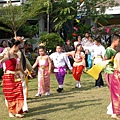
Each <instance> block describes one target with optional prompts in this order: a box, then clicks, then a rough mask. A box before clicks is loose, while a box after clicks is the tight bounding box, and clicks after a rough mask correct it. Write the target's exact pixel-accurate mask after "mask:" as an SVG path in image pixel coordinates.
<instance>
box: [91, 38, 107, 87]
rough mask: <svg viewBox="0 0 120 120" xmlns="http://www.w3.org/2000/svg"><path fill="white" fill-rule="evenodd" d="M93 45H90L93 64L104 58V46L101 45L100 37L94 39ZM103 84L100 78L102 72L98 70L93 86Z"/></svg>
mask: <svg viewBox="0 0 120 120" xmlns="http://www.w3.org/2000/svg"><path fill="white" fill-rule="evenodd" d="M94 43H95V45H93V47H92V52H93V58H94V60H93V64H94V65H95V64H98V63H100V62H101V61H102V60H103V58H104V54H105V48H104V47H103V45H101V39H100V37H98V38H96V39H95V42H94ZM103 86H104V82H103V79H102V74H101V72H100V74H99V77H98V79H97V80H96V82H95V87H96V88H98V87H103Z"/></svg>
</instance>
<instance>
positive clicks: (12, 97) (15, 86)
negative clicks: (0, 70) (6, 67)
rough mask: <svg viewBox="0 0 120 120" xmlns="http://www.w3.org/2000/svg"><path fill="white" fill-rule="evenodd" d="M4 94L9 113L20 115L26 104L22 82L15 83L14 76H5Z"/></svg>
mask: <svg viewBox="0 0 120 120" xmlns="http://www.w3.org/2000/svg"><path fill="white" fill-rule="evenodd" d="M3 93H4V95H5V97H6V100H7V101H8V109H9V111H11V112H13V113H15V114H18V113H19V114H20V113H22V107H23V104H24V97H23V88H22V82H21V81H19V82H14V74H4V76H3Z"/></svg>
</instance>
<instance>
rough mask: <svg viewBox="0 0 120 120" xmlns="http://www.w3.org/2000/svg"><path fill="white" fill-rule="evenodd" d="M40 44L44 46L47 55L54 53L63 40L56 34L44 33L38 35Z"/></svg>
mask: <svg viewBox="0 0 120 120" xmlns="http://www.w3.org/2000/svg"><path fill="white" fill-rule="evenodd" d="M39 42H40V43H43V44H44V45H45V48H46V50H47V52H48V53H51V52H54V51H55V48H56V45H57V44H63V39H62V38H61V37H60V35H59V34H57V33H46V34H43V35H40V39H39Z"/></svg>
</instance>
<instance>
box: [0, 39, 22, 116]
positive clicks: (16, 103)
mask: <svg viewBox="0 0 120 120" xmlns="http://www.w3.org/2000/svg"><path fill="white" fill-rule="evenodd" d="M8 44H9V46H10V50H9V52H7V53H6V54H5V55H4V58H3V59H1V60H0V63H3V62H4V63H5V66H6V69H5V72H4V75H3V77H2V78H3V93H4V95H5V98H6V100H7V103H8V111H9V117H14V114H15V116H16V117H23V116H24V115H22V113H23V110H22V108H23V105H24V96H23V88H22V82H21V80H22V77H23V76H22V74H21V72H24V71H23V69H22V67H21V64H20V60H19V59H18V56H17V54H16V53H17V52H18V50H19V47H20V41H18V40H15V39H11V40H8Z"/></svg>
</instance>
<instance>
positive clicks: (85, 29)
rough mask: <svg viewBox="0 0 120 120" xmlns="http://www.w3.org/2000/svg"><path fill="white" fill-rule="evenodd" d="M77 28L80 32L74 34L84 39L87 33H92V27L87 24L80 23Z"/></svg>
mask: <svg viewBox="0 0 120 120" xmlns="http://www.w3.org/2000/svg"><path fill="white" fill-rule="evenodd" d="M76 27H77V28H78V30H77V31H74V32H75V33H76V34H77V35H81V36H82V37H83V35H84V34H85V33H86V32H91V28H92V25H86V24H82V23H81V22H79V23H78V24H77V26H76Z"/></svg>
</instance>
